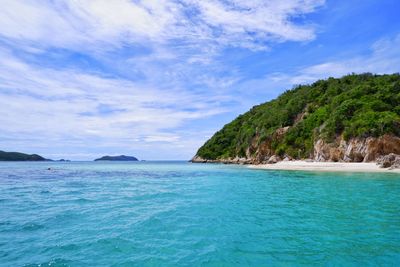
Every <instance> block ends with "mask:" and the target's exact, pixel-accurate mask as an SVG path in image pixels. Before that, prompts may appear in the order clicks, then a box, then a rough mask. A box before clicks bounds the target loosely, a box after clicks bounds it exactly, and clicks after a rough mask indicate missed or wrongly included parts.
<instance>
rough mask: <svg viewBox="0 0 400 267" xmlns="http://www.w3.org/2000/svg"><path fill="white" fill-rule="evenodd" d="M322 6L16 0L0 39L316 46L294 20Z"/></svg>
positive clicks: (316, 0) (291, 1)
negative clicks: (294, 43)
mask: <svg viewBox="0 0 400 267" xmlns="http://www.w3.org/2000/svg"><path fill="white" fill-rule="evenodd" d="M323 3H324V0H284V1H283V0H269V1H263V0H258V1H257V0H253V1H238V0H231V1H216V0H208V1H206V0H183V1H175V0H170V1H167V0H157V1H154V0H151V1H150V0H144V1H128V0H112V1H109V0H91V1H80V0H74V1H49V2H47V1H34V0H28V1H26V0H25V1H21V0H14V1H8V3H7V4H5V5H3V6H2V8H1V9H0V35H1V36H3V38H8V39H10V40H13V42H17V41H29V42H31V45H32V44H34V45H37V46H39V47H49V46H50V47H63V48H69V49H85V48H86V49H88V50H90V49H92V50H96V49H105V48H106V49H112V48H113V47H115V46H117V47H119V46H123V45H125V44H127V43H128V44H132V43H136V44H147V45H149V42H151V43H153V44H154V43H166V42H168V41H171V40H174V41H176V40H180V41H182V42H184V44H185V46H189V45H195V46H196V47H197V49H206V50H208V51H209V49H210V48H205V47H204V46H205V45H207V46H210V45H222V46H226V45H234V46H242V47H249V48H255V49H256V48H265V47H266V43H268V42H275V41H288V40H289V41H307V40H311V39H313V38H314V36H315V33H314V27H313V26H312V25H301V24H298V23H295V22H293V18H295V17H299V16H301V15H304V14H307V13H310V12H313V11H314V10H315V8H317V7H319V6H321V5H322V4H323ZM31 45H28V47H30V46H31ZM82 45H90V46H91V47H85V46H82ZM150 45H151V44H150Z"/></svg>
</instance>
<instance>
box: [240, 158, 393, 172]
mask: <svg viewBox="0 0 400 267" xmlns="http://www.w3.org/2000/svg"><path fill="white" fill-rule="evenodd" d="M248 168H252V169H262V170H287V171H320V172H380V173H397V174H400V169H392V170H390V169H389V168H380V167H379V166H378V165H377V164H376V163H375V162H368V163H364V162H349V163H347V162H306V161H301V160H296V161H280V162H278V163H275V164H259V165H248Z"/></svg>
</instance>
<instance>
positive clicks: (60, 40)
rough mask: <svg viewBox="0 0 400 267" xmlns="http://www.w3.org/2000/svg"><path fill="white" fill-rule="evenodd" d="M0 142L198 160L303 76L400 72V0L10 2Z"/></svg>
mask: <svg viewBox="0 0 400 267" xmlns="http://www.w3.org/2000/svg"><path fill="white" fill-rule="evenodd" d="M1 6H2V7H1V9H0V59H1V63H0V150H6V151H21V152H27V153H39V154H41V155H43V156H45V157H48V158H53V159H58V158H68V159H73V160H86V159H93V158H95V157H98V156H101V155H104V154H112V155H116V154H126V155H135V156H137V157H139V158H140V159H189V158H190V157H192V156H193V155H194V154H195V152H196V150H197V148H198V147H199V146H200V145H201V144H202V143H203V142H204V141H206V140H207V139H208V138H209V137H210V136H211V135H212V134H213V133H214V132H215V131H216V130H218V129H220V128H221V127H222V126H223V125H224V124H226V123H228V122H229V121H231V120H232V119H234V118H235V117H236V116H237V115H239V114H240V113H243V112H245V111H246V110H248V109H249V108H250V107H252V106H253V105H256V104H259V103H262V102H265V101H267V100H270V99H272V98H275V97H276V96H278V95H279V94H280V93H281V92H282V91H284V90H286V89H290V88H292V87H293V85H296V84H302V83H311V82H313V81H315V80H317V79H320V78H326V77H329V76H334V77H338V76H341V75H344V74H348V73H351V72H356V73H360V72H374V73H394V72H399V71H400V17H399V10H400V2H399V1H398V0H379V1H377V0H351V1H349V0H325V1H324V0H154V1H153V0H143V1H141V0H134V1H133V0H132V1H128V0H90V1H88V0H69V1H67V0H66V1H61V0H59V1H50V0H49V1H45V0H37V1H30V0H4V1H2V5H1Z"/></svg>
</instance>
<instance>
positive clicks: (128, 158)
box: [94, 155, 139, 161]
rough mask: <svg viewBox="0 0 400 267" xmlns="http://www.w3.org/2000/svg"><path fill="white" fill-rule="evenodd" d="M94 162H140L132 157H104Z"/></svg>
mask: <svg viewBox="0 0 400 267" xmlns="http://www.w3.org/2000/svg"><path fill="white" fill-rule="evenodd" d="M94 161H139V160H138V159H137V158H135V157H132V156H125V155H120V156H103V157H101V158H98V159H95V160H94Z"/></svg>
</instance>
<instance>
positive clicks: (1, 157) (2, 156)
mask: <svg viewBox="0 0 400 267" xmlns="http://www.w3.org/2000/svg"><path fill="white" fill-rule="evenodd" d="M43 160H46V159H45V158H43V157H41V156H39V155H36V154H32V155H28V154H24V153H19V152H5V151H1V150H0V161H43Z"/></svg>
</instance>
